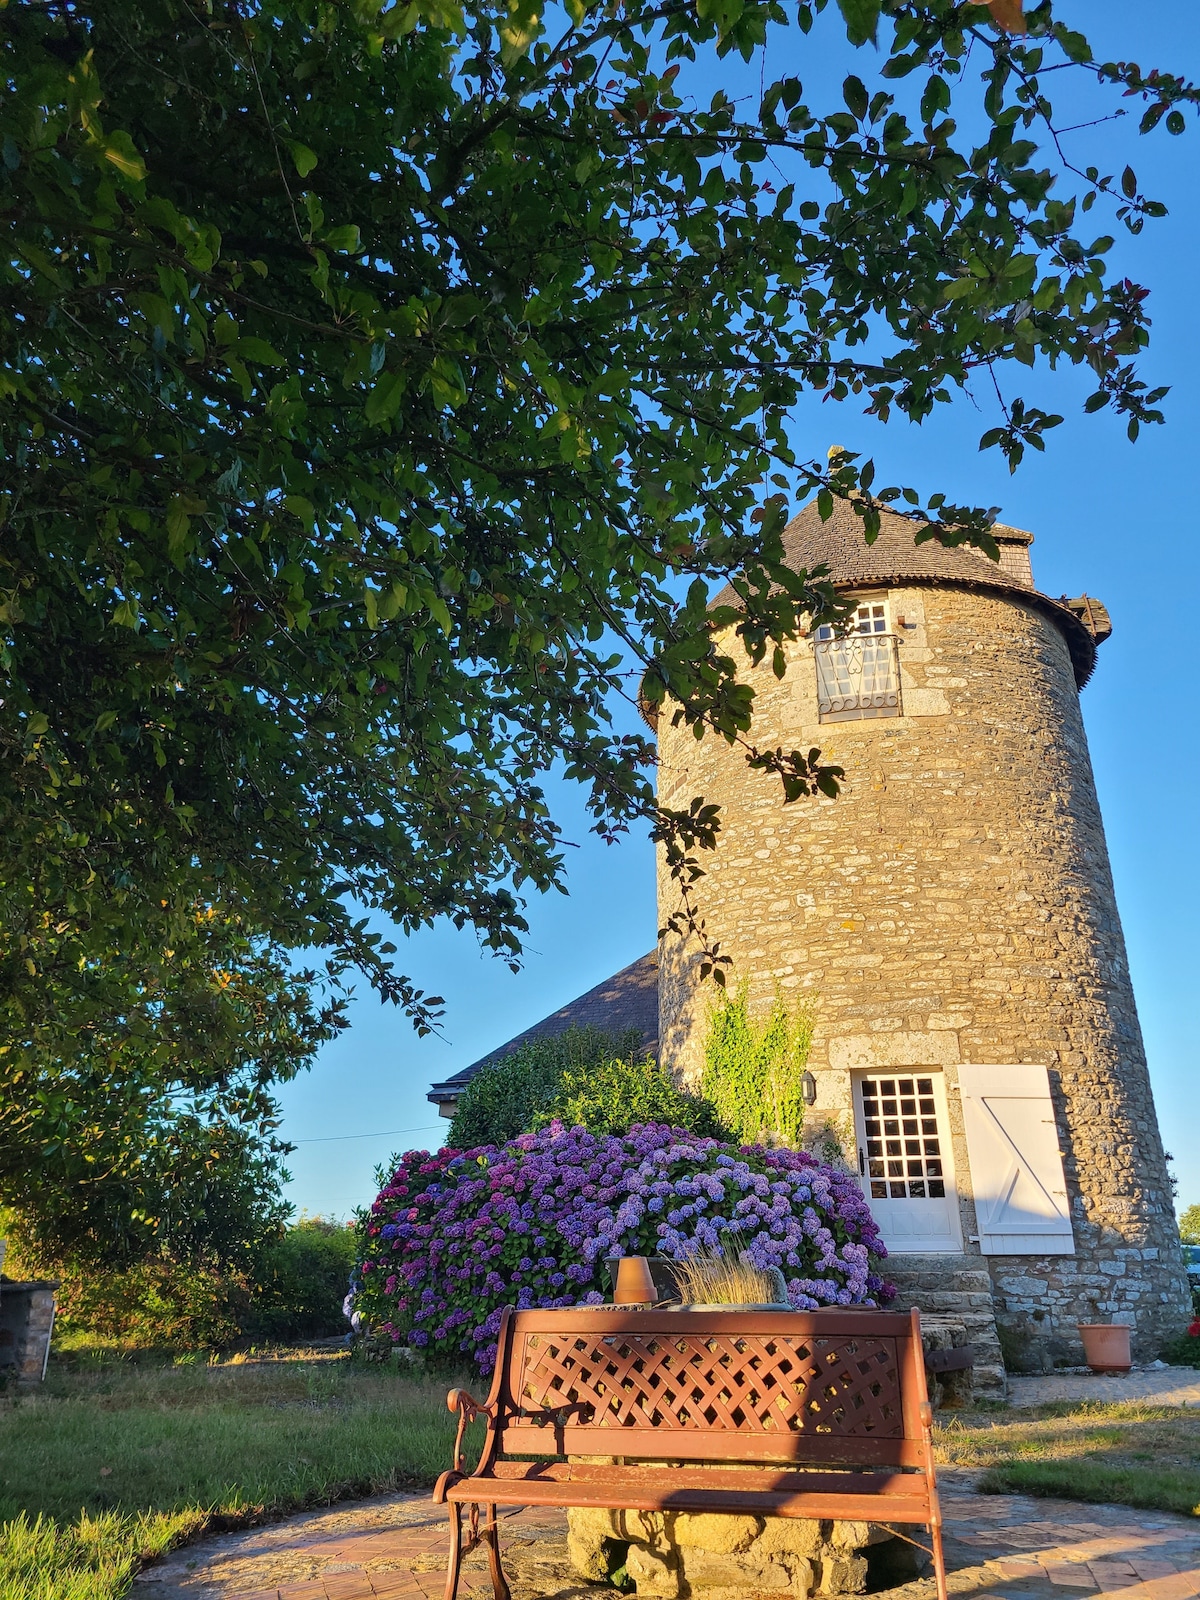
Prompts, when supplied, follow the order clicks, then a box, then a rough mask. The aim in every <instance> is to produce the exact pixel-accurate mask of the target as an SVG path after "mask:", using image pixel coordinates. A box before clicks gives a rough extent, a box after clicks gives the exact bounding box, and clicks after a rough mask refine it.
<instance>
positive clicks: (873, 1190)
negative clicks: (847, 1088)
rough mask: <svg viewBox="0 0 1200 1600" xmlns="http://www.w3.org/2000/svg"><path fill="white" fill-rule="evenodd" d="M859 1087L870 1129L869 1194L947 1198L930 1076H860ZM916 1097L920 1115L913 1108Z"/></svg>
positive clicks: (891, 1197)
mask: <svg viewBox="0 0 1200 1600" xmlns="http://www.w3.org/2000/svg"><path fill="white" fill-rule="evenodd" d="M859 1093H860V1094H861V1096H862V1110H863V1127H864V1130H865V1132H866V1135H867V1152H866V1153H867V1158H868V1159H867V1171H866V1178H867V1186H868V1188H869V1190H870V1195H871V1198H872V1199H873V1200H941V1199H944V1198H945V1194H946V1182H945V1176H944V1174H943V1170H942V1160H941V1153H942V1147H941V1144H940V1142H939V1140H940V1130H939V1128H938V1117H937V1111H936V1102H935V1101H934V1098H933V1083H932V1080H931V1079H929V1078H917V1079H913V1078H907V1077H906V1078H895V1077H871V1078H862V1079H860V1080H859ZM918 1100H919V1102H920V1113H921V1114H920V1116H919V1117H918V1116H916V1115H915V1114H914V1113H915V1112H916V1111H917V1109H918V1105H917V1102H918ZM881 1129H882V1132H883V1136H884V1137H883V1139H882V1140H881V1139H880V1137H879V1135H880V1130H881Z"/></svg>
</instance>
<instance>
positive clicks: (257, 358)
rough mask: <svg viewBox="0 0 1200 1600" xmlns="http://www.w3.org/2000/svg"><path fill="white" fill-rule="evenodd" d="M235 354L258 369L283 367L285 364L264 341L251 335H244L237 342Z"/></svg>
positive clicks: (271, 346) (272, 347)
mask: <svg viewBox="0 0 1200 1600" xmlns="http://www.w3.org/2000/svg"><path fill="white" fill-rule="evenodd" d="M237 353H238V355H239V356H241V357H242V358H243V359H244V360H246V361H253V362H254V364H255V365H256V366H259V367H284V366H286V365H287V362H286V361H285V360H284V359H283V357H282V356H281V355H280V354H279V352H278V350H276V349H275V347H274V346H273V345H269V344H268V343H267V341H266V340H265V339H257V338H255V337H254V335H253V334H247V335H244V336H243V337H242V338H240V339H239V340H238V342H237Z"/></svg>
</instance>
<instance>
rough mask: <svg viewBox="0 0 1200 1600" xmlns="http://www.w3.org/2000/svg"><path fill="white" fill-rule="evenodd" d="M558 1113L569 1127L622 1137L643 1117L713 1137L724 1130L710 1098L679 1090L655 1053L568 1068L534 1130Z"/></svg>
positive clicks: (550, 1120) (559, 1117)
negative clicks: (573, 1068)
mask: <svg viewBox="0 0 1200 1600" xmlns="http://www.w3.org/2000/svg"><path fill="white" fill-rule="evenodd" d="M556 1118H557V1119H558V1121H560V1122H563V1123H565V1124H566V1125H567V1127H569V1128H574V1127H581V1128H586V1129H587V1130H588V1132H589V1133H612V1134H616V1135H617V1136H618V1137H621V1136H623V1135H625V1134H627V1133H628V1132H629V1130H630V1128H631V1127H633V1125H634V1124H635V1123H639V1122H643V1123H644V1122H665V1123H667V1124H668V1126H670V1127H672V1128H686V1129H687V1130H688V1131H689V1132H690V1133H698V1134H701V1135H702V1136H704V1137H706V1138H713V1139H718V1138H720V1137H721V1136H722V1134H723V1132H724V1130H723V1129H722V1127H721V1124H720V1121H719V1120H718V1118H717V1114H716V1112H715V1111H714V1110H713V1108H712V1106H711V1105H710V1104H709V1103H708V1101H707V1100H703V1099H701V1098H700V1097H699V1096H698V1095H693V1094H685V1093H684V1091H683V1090H682V1089H677V1088H676V1087H675V1084H674V1083H673V1082H672V1081H671V1078H670V1075H669V1074H668V1073H667V1072H666V1071H665V1070H664V1069H663V1068H662V1067H660V1066H659V1064H658V1062H657V1061H655V1060H654V1058H653V1057H652V1056H647V1057H645V1058H643V1059H641V1060H638V1059H637V1058H631V1059H630V1060H628V1061H602V1062H600V1063H598V1064H597V1065H596V1066H592V1067H583V1068H580V1069H579V1070H577V1071H574V1072H565V1073H564V1074H563V1076H562V1079H561V1080H560V1082H559V1085H558V1090H557V1092H556V1094H555V1095H554V1098H553V1099H552V1100H551V1101H550V1103H549V1105H547V1106H546V1107H544V1109H543V1110H541V1111H539V1112H538V1113H537V1116H536V1117H535V1119H534V1123H533V1128H532V1129H531V1130H530V1131H534V1130H536V1129H538V1128H545V1127H547V1126H548V1125H549V1124H550V1123H551V1122H553V1121H554V1120H555V1119H556Z"/></svg>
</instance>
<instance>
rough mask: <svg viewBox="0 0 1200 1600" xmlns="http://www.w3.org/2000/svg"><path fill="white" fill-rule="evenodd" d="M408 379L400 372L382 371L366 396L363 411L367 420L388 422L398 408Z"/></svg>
mask: <svg viewBox="0 0 1200 1600" xmlns="http://www.w3.org/2000/svg"><path fill="white" fill-rule="evenodd" d="M407 388H408V379H407V378H406V377H405V375H404V373H402V372H383V373H381V374H380V376H379V377H378V379H377V380H376V383H375V387H374V388H373V389H372V390H371V392H370V394H369V395H368V396H367V403H366V405H365V406H364V407H363V413H364V415H365V416H366V419H367V421H368V422H372V423H380V422H390V421H391V419H392V418H393V417H394V416H395V415H396V412H397V411H398V410H399V409H400V402H401V401H402V400H403V399H404V392H405V390H406V389H407Z"/></svg>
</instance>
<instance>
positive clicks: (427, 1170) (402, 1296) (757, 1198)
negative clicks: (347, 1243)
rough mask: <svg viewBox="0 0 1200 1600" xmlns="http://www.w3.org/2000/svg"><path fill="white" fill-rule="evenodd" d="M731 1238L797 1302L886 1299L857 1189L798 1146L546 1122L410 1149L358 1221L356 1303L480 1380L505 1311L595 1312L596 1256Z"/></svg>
mask: <svg viewBox="0 0 1200 1600" xmlns="http://www.w3.org/2000/svg"><path fill="white" fill-rule="evenodd" d="M681 1201H682V1202H683V1203H682V1204H680V1202H681ZM718 1207H719V1208H720V1210H719V1211H718V1210H716V1209H714V1208H718ZM729 1229H732V1230H734V1231H735V1232H736V1233H737V1234H738V1239H739V1246H740V1248H742V1249H744V1250H746V1251H747V1252H748V1253H749V1257H750V1259H751V1260H752V1261H753V1262H754V1263H755V1265H757V1266H762V1267H769V1266H774V1267H779V1268H780V1269H781V1270H782V1272H783V1275H784V1280H785V1282H786V1283H787V1286H788V1297H789V1299H790V1300H791V1303H792V1304H793V1305H794V1306H795V1307H797V1309H806V1310H813V1309H816V1308H817V1307H818V1306H822V1305H863V1304H866V1305H875V1304H882V1303H886V1302H887V1301H888V1300H890V1299H891V1298H892V1296H893V1295H894V1292H895V1291H894V1290H893V1289H892V1287H891V1285H890V1284H886V1283H885V1282H884V1281H883V1279H882V1278H881V1277H880V1276H879V1274H878V1272H877V1271H873V1270H872V1265H873V1263H875V1262H877V1261H878V1259H879V1258H881V1257H883V1256H885V1255H886V1254H887V1252H886V1250H885V1249H884V1248H883V1245H882V1242H881V1241H880V1238H879V1233H878V1230H877V1228H876V1226H875V1223H874V1220H873V1219H872V1217H871V1213H870V1210H869V1209H868V1207H867V1205H866V1202H865V1201H864V1199H863V1197H862V1194H861V1193H860V1191H859V1189H858V1186H857V1184H856V1183H855V1182H854V1180H853V1178H852V1177H851V1176H850V1175H849V1174H847V1173H844V1172H840V1171H837V1170H835V1169H834V1168H831V1167H826V1166H823V1165H822V1164H821V1163H819V1162H818V1161H817V1160H816V1159H815V1158H814V1157H812V1156H810V1155H808V1154H806V1153H805V1152H804V1151H799V1150H785V1149H766V1148H763V1147H761V1146H757V1145H747V1146H743V1147H741V1148H738V1147H735V1146H732V1145H727V1144H722V1143H720V1142H719V1141H717V1140H715V1139H701V1138H698V1137H697V1136H696V1135H694V1134H689V1133H686V1132H684V1130H682V1129H679V1128H670V1127H666V1126H664V1125H660V1124H646V1125H635V1126H634V1127H633V1128H631V1129H630V1130H629V1133H628V1134H627V1135H625V1136H624V1137H616V1136H613V1135H596V1134H591V1133H588V1132H587V1131H586V1130H585V1129H583V1128H566V1127H564V1126H563V1125H562V1124H561V1123H552V1124H551V1126H550V1127H549V1128H546V1129H543V1130H542V1131H541V1132H539V1133H530V1134H522V1135H521V1136H520V1137H519V1138H517V1139H512V1140H510V1141H509V1142H508V1143H507V1144H503V1145H499V1146H496V1145H482V1146H480V1147H479V1148H478V1149H475V1150H439V1151H436V1152H435V1153H433V1154H432V1155H431V1154H430V1153H429V1152H428V1151H424V1150H417V1151H410V1152H408V1154H406V1155H405V1156H404V1157H403V1158H402V1160H401V1162H400V1164H399V1166H398V1167H397V1169H396V1171H395V1173H394V1174H393V1176H392V1177H391V1179H390V1180H389V1182H388V1184H387V1185H386V1186H385V1187H384V1188H383V1189H382V1190H381V1191H380V1194H379V1197H378V1199H377V1200H376V1201H375V1204H374V1205H373V1206H372V1208H371V1211H370V1213H369V1214H368V1215H367V1216H365V1217H364V1218H363V1221H362V1223H361V1225H360V1255H361V1275H360V1277H361V1283H362V1287H361V1289H360V1291H359V1294H358V1298H357V1301H356V1305H357V1308H358V1309H359V1311H360V1312H362V1313H363V1314H364V1315H365V1316H366V1317H368V1318H369V1319H370V1320H371V1321H372V1322H373V1323H374V1324H375V1326H376V1327H379V1328H382V1329H384V1330H385V1331H386V1332H387V1333H388V1334H389V1336H390V1337H392V1338H393V1339H395V1340H397V1341H399V1340H407V1342H408V1343H409V1344H410V1345H413V1346H414V1347H416V1348H418V1349H425V1350H427V1351H428V1353H429V1354H430V1356H432V1357H435V1358H437V1359H440V1360H442V1361H444V1362H445V1363H447V1364H450V1363H457V1362H458V1361H460V1360H461V1357H462V1355H463V1354H464V1353H466V1354H468V1355H469V1356H471V1357H472V1359H473V1360H474V1361H475V1363H476V1365H477V1366H478V1367H479V1369H480V1371H481V1372H483V1373H487V1372H489V1371H490V1370H491V1368H492V1367H493V1365H494V1363H495V1354H496V1335H497V1333H498V1331H499V1326H500V1315H501V1311H502V1310H503V1307H504V1306H506V1305H517V1306H519V1307H532V1306H540V1307H553V1306H569V1305H595V1304H597V1303H598V1302H600V1301H601V1300H602V1299H603V1294H602V1293H601V1289H600V1284H601V1282H602V1281H603V1280H602V1277H601V1273H602V1268H603V1262H604V1258H605V1257H606V1256H622V1255H666V1256H671V1257H674V1258H675V1259H677V1260H678V1259H682V1258H684V1257H686V1256H688V1255H690V1254H692V1253H693V1252H694V1251H695V1250H697V1249H700V1248H706V1249H719V1248H720V1241H721V1237H722V1234H723V1233H724V1232H725V1231H726V1230H729Z"/></svg>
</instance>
